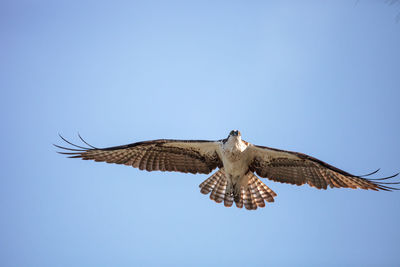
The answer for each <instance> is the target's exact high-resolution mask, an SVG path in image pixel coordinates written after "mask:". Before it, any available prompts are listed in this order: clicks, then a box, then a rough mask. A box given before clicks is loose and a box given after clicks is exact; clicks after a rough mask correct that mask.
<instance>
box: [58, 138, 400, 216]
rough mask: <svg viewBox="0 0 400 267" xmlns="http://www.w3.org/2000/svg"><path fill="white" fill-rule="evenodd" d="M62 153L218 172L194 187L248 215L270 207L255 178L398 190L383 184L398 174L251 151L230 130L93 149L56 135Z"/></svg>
mask: <svg viewBox="0 0 400 267" xmlns="http://www.w3.org/2000/svg"><path fill="white" fill-rule="evenodd" d="M60 137H61V138H62V139H63V140H64V141H65V142H66V143H68V144H70V145H72V146H73V148H67V147H63V146H58V145H55V146H56V147H58V148H60V149H63V150H64V151H66V152H59V153H61V154H66V155H69V156H70V157H71V158H81V159H84V160H94V161H103V162H107V163H116V164H124V165H128V166H132V167H134V168H139V169H140V170H147V171H176V172H183V173H193V174H195V173H202V174H209V173H211V172H212V171H213V170H214V169H216V168H219V170H218V171H217V172H215V173H214V174H213V175H212V176H211V177H209V178H208V179H206V180H205V181H204V182H203V183H201V184H200V192H201V193H203V194H210V199H212V200H214V201H215V202H217V203H221V202H224V205H225V206H226V207H231V206H232V205H233V202H235V204H236V206H237V207H238V208H242V207H243V206H244V207H245V208H246V209H249V210H254V209H257V208H258V207H265V202H274V197H275V196H276V193H275V192H274V191H272V190H271V189H270V188H269V187H268V186H266V185H265V184H264V183H263V182H261V181H260V179H259V178H258V177H257V176H256V175H255V174H257V175H258V176H260V177H263V178H268V179H270V180H272V181H276V182H280V183H288V184H295V185H303V184H309V185H310V186H312V187H315V188H318V189H327V187H328V186H329V187H332V188H333V187H345V188H361V189H371V190H385V191H391V190H398V188H395V187H392V186H391V185H392V184H399V182H386V181H384V180H388V179H390V178H393V177H395V176H397V175H398V174H395V175H392V176H389V177H385V178H380V179H367V178H365V177H366V176H370V175H372V174H375V173H376V172H377V171H375V172H373V173H370V174H368V175H364V176H356V175H352V174H350V173H348V172H345V171H343V170H341V169H338V168H336V167H334V166H332V165H329V164H327V163H325V162H323V161H321V160H318V159H316V158H314V157H311V156H308V155H306V154H302V153H298V152H292V151H285V150H279V149H275V148H270V147H263V146H255V145H252V144H250V143H248V142H246V141H243V140H242V139H241V135H240V132H239V131H231V133H230V134H229V136H228V137H227V138H226V139H222V140H218V141H207V140H168V139H160V140H153V141H145V142H138V143H132V144H129V145H123V146H114V147H108V148H96V147H94V146H91V145H89V144H88V143H87V142H86V141H84V140H83V139H82V138H81V137H80V136H79V137H80V139H81V140H82V142H84V143H85V144H86V145H87V146H88V147H82V146H78V145H75V144H73V143H71V142H69V141H68V140H66V139H65V138H63V137H62V136H60Z"/></svg>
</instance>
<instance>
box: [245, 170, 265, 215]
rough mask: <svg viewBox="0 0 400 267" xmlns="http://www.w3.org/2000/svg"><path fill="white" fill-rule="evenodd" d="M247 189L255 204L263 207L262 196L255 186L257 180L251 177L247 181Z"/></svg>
mask: <svg viewBox="0 0 400 267" xmlns="http://www.w3.org/2000/svg"><path fill="white" fill-rule="evenodd" d="M249 190H250V192H251V194H252V197H253V199H254V201H255V203H256V205H257V206H258V207H260V208H263V207H265V202H264V198H263V197H262V195H261V193H260V191H259V189H258V187H257V180H256V179H254V177H253V178H252V180H250V181H249Z"/></svg>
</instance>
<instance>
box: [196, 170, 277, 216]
mask: <svg viewBox="0 0 400 267" xmlns="http://www.w3.org/2000/svg"><path fill="white" fill-rule="evenodd" d="M247 178H248V184H247V186H242V188H241V189H240V192H241V194H240V196H236V197H235V196H234V195H233V194H229V193H227V192H226V189H227V185H228V180H227V177H226V175H225V172H224V171H223V169H220V170H219V171H217V172H216V173H214V174H213V175H212V176H211V177H209V178H208V179H207V180H205V181H204V182H202V183H201V184H200V192H201V193H203V194H208V193H210V192H211V194H210V199H212V200H214V201H215V202H217V203H221V202H222V201H223V202H224V206H225V207H231V206H232V205H233V202H235V204H236V207H238V208H243V206H244V207H245V208H246V209H248V210H255V209H257V207H260V208H263V207H265V202H264V201H267V202H274V197H275V196H276V193H275V192H274V191H272V190H271V189H270V188H269V187H268V186H266V185H265V184H264V183H263V182H261V181H260V179H258V177H257V176H255V175H254V173H252V172H249V173H248V174H247Z"/></svg>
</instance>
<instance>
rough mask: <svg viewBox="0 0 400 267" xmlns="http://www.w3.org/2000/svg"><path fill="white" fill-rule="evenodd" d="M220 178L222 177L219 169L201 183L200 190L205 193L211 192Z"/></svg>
mask: <svg viewBox="0 0 400 267" xmlns="http://www.w3.org/2000/svg"><path fill="white" fill-rule="evenodd" d="M220 178H221V173H220V172H219V171H218V172H216V173H214V174H213V175H212V176H211V177H210V178H208V179H207V180H205V181H204V182H202V183H201V184H200V185H199V187H200V188H201V189H200V192H201V193H203V194H205V195H207V194H208V193H210V192H211V190H213V189H214V187H215V185H216V184H217V182H218V181H219V179H220Z"/></svg>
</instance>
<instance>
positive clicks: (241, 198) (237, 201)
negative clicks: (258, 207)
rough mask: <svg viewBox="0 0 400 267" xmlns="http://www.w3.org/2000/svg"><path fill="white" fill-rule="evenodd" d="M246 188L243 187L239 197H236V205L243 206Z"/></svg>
mask: <svg viewBox="0 0 400 267" xmlns="http://www.w3.org/2000/svg"><path fill="white" fill-rule="evenodd" d="M243 197H244V189H243V188H242V190H241V193H240V197H239V199H235V204H236V207H238V208H239V209H241V208H243Z"/></svg>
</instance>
